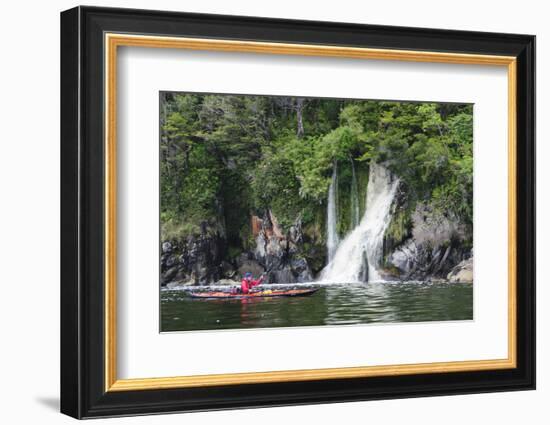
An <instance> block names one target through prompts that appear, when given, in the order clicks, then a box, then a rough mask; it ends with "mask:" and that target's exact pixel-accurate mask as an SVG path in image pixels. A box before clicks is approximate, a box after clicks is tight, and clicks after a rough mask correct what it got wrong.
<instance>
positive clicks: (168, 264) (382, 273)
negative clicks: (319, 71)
mask: <svg viewBox="0 0 550 425" xmlns="http://www.w3.org/2000/svg"><path fill="white" fill-rule="evenodd" d="M473 109H474V105H472V104H455V103H440V102H412V101H387V100H360V99H335V98H317V97H291V96H288V97H287V96H255V95H238V94H208V93H178V92H161V93H160V120H159V121H160V132H159V133H160V303H161V308H160V315H161V321H160V323H161V329H160V330H161V332H170V331H192V330H219V329H246V328H273V327H293V326H322V325H352V324H368V323H396V322H397V323H399V322H426V321H449V320H472V319H473V264H474V253H473V160H474V158H473Z"/></svg>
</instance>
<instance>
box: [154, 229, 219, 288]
mask: <svg viewBox="0 0 550 425" xmlns="http://www.w3.org/2000/svg"><path fill="white" fill-rule="evenodd" d="M202 230H203V231H202V232H201V235H199V236H189V237H187V238H186V239H185V240H183V241H165V242H163V243H162V245H161V258H160V269H161V285H162V286H165V285H167V284H168V283H170V282H173V281H178V282H181V283H182V284H193V285H207V284H209V283H213V282H216V281H217V280H219V279H220V278H221V277H222V276H223V270H224V264H223V258H222V254H223V252H222V250H223V248H224V246H225V239H224V238H223V237H222V236H221V235H220V234H219V233H215V234H213V235H211V234H209V233H208V229H207V226H206V225H204V226H203V229H202Z"/></svg>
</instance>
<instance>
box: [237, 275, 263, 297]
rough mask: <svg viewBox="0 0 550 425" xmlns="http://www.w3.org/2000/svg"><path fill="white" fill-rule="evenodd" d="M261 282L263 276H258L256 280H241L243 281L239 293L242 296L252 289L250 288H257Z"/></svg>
mask: <svg viewBox="0 0 550 425" xmlns="http://www.w3.org/2000/svg"><path fill="white" fill-rule="evenodd" d="M263 280H264V277H263V276H260V278H259V279H256V280H253V279H247V278H243V280H241V292H242V293H243V294H248V292H249V291H250V289H252V287H254V286H258V285H259V284H260V283H262V282H263Z"/></svg>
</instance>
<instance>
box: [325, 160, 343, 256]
mask: <svg viewBox="0 0 550 425" xmlns="http://www.w3.org/2000/svg"><path fill="white" fill-rule="evenodd" d="M337 222H338V166H337V163H336V162H335V163H334V166H333V168H332V180H331V182H330V187H329V189H328V202H327V256H328V260H329V261H331V260H332V259H333V258H334V255H335V254H336V249H337V248H338V244H339V243H340V238H339V237H338V230H337V229H336V223H337Z"/></svg>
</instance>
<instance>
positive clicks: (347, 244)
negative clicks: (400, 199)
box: [321, 163, 399, 283]
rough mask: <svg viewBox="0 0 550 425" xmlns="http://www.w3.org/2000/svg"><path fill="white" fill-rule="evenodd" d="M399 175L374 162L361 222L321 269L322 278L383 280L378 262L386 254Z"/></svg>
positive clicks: (335, 280)
mask: <svg viewBox="0 0 550 425" xmlns="http://www.w3.org/2000/svg"><path fill="white" fill-rule="evenodd" d="M398 185H399V180H398V179H393V178H392V175H391V173H390V171H389V170H388V169H386V168H385V167H383V166H382V165H378V164H375V163H371V165H370V171H369V183H368V186H367V199H366V209H365V214H364V215H363V217H362V218H361V222H360V223H359V225H358V226H357V227H356V228H355V229H353V230H352V231H351V232H350V233H349V234H348V235H347V236H346V238H345V239H344V240H343V241H342V242H341V243H340V244H339V245H338V249H337V250H336V252H335V253H334V256H333V257H332V259H330V260H329V263H328V264H327V266H326V267H325V268H324V269H323V271H322V272H321V280H322V281H326V282H332V283H353V282H365V281H371V282H372V281H377V280H381V278H380V275H379V274H378V270H377V269H378V266H379V265H380V261H381V260H382V255H383V252H382V251H383V241H384V233H385V232H386V229H387V227H388V225H389V223H390V220H391V214H390V208H391V204H392V202H393V199H394V196H395V192H396V190H397V186H398Z"/></svg>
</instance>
